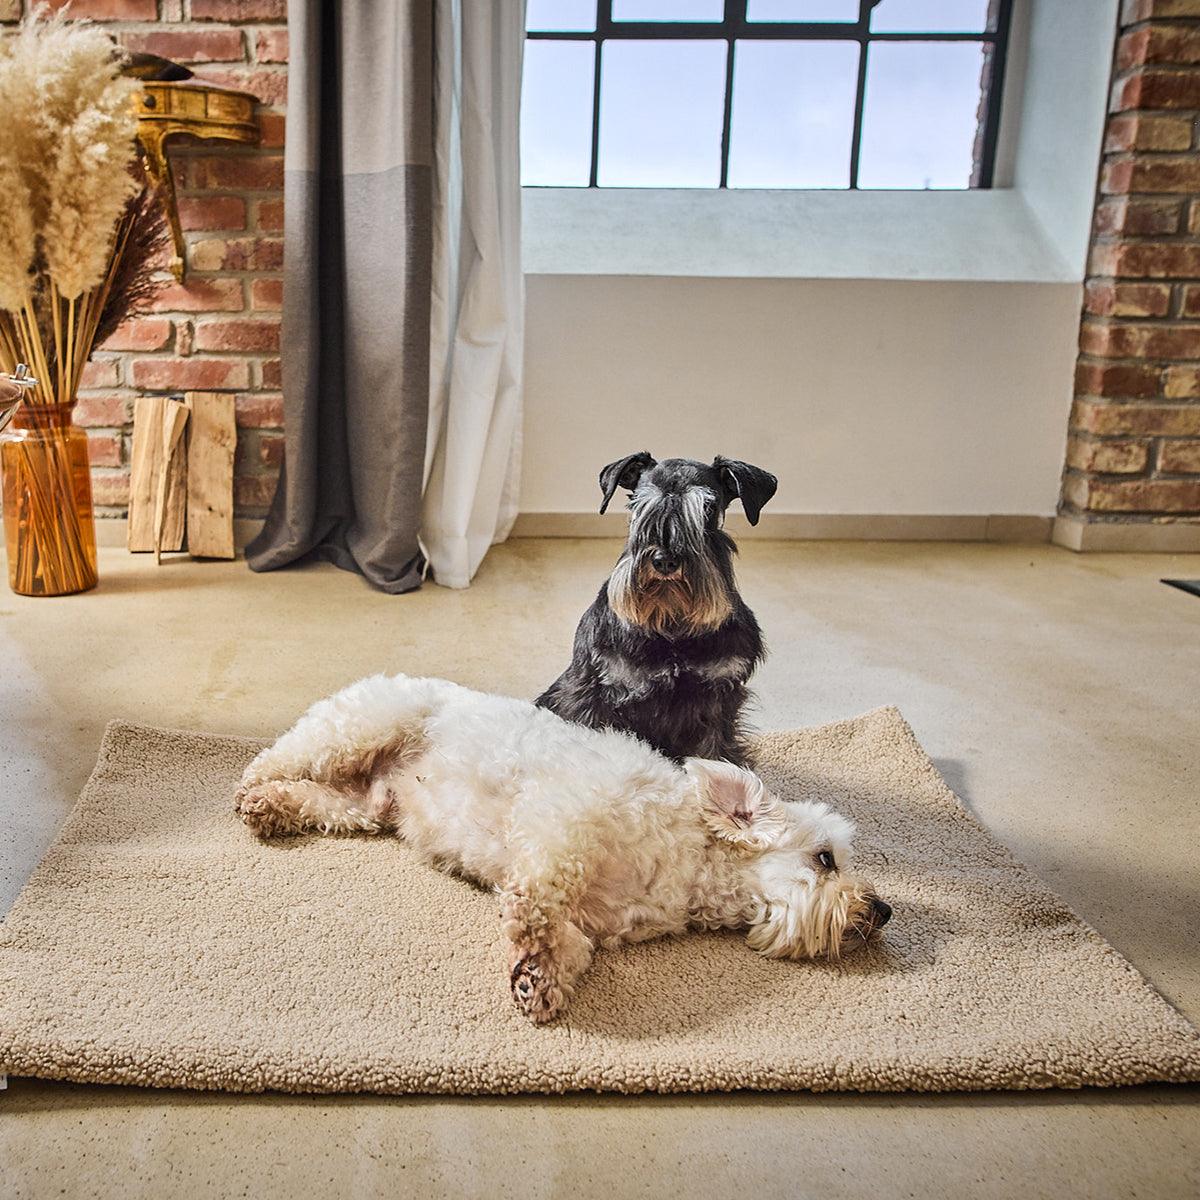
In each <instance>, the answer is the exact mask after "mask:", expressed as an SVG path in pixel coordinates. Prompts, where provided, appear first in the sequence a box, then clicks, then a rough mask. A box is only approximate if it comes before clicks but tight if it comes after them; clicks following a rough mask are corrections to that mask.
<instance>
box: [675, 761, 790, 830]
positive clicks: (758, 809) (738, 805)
mask: <svg viewBox="0 0 1200 1200" xmlns="http://www.w3.org/2000/svg"><path fill="white" fill-rule="evenodd" d="M684 770H686V771H687V773H688V774H689V775H690V776H691V777H692V778H693V779H695V780H696V783H697V785H698V787H699V789H700V803H701V806H702V807H703V810H704V820H705V823H706V824H707V825H708V827H709V829H711V830H712V832H713V833H714V834H716V836H717V837H719V838H724V839H725V840H726V841H727V842H740V843H741V844H742V845H744V846H754V847H757V848H759V849H765V848H766V847H767V846H769V845H771V843H772V842H774V841H775V839H776V837H777V836H778V834H779V832H780V830H781V829H782V827H783V820H784V817H783V813H782V812H781V811H780V806H779V803H778V801H776V800H775V799H774V798H773V797H772V796H771V794H770V793H769V792H768V791H767V789H766V788H765V787H764V786H763V781H762V780H761V779H759V777H758V776H757V775H755V774H754V772H753V771H746V770H743V769H742V768H741V767H735V766H734V765H733V763H728V762H718V761H716V760H715V759H708V758H689V759H688V760H687V762H686V763H684Z"/></svg>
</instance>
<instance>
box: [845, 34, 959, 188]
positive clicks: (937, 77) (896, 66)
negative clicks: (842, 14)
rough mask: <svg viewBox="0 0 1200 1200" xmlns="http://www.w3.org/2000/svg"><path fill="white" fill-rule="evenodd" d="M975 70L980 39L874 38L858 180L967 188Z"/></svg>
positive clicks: (862, 183)
mask: <svg viewBox="0 0 1200 1200" xmlns="http://www.w3.org/2000/svg"><path fill="white" fill-rule="evenodd" d="M982 71H983V47H982V45H981V44H980V43H979V42H873V43H872V44H871V47H870V49H869V50H868V51H867V94H866V101H865V104H864V107H863V131H862V154H861V157H860V159H859V172H858V183H859V186H860V187H864V188H965V187H970V184H971V171H972V167H973V165H974V158H975V136H976V133H977V131H978V127H979V121H978V115H977V114H978V109H979V99H980V86H979V81H980V76H981V74H982Z"/></svg>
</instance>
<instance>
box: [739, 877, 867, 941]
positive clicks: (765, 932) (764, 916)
mask: <svg viewBox="0 0 1200 1200" xmlns="http://www.w3.org/2000/svg"><path fill="white" fill-rule="evenodd" d="M872 895H873V892H872V890H871V888H870V887H869V885H867V884H866V883H865V882H864V881H862V880H856V879H836V880H829V881H827V882H825V883H821V884H817V885H816V886H813V887H797V889H796V893H795V895H793V896H792V897H789V898H788V899H784V900H772V901H770V902H768V903H766V904H764V906H763V910H762V912H761V913H760V914H759V919H758V920H756V921H755V922H754V924H753V925H752V926H751V928H750V932H749V934H748V935H747V939H746V940H747V941H748V942H749V944H750V946H751V948H752V949H754V950H757V951H758V952H759V953H760V954H762V955H765V956H766V957H767V958H792V959H797V958H827V959H834V960H836V959H839V958H841V956H842V955H843V954H846V953H848V952H850V951H853V950H854V949H856V948H857V947H860V946H865V945H866V944H867V943H868V942H870V940H871V938H872V937H874V936H875V934H877V933H878V931H879V924H878V923H877V921H876V919H875V915H874V908H873V905H872V903H871V897H872Z"/></svg>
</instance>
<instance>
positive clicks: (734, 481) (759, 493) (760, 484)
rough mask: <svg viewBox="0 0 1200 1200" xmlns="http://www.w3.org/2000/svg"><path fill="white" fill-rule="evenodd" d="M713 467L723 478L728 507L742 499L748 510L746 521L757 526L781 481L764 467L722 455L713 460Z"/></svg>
mask: <svg viewBox="0 0 1200 1200" xmlns="http://www.w3.org/2000/svg"><path fill="white" fill-rule="evenodd" d="M713 467H714V468H715V469H716V471H717V474H718V475H720V476H721V485H722V487H724V489H725V505H726V507H728V506H729V505H730V504H732V503H733V502H734V500H738V499H740V500H741V502H742V507H743V508H744V509H745V510H746V520H747V521H749V522H750V524H751V525H757V524H758V514H759V512H760V511H761V510H762V507H763V505H764V504H766V502H767V501H768V500H770V498H771V497H772V496H773V495H775V489H776V488H777V487H778V486H779V480H778V479H776V478H775V476H774V475H772V474H771V472H770V471H764V470H763V469H762V467H752V466H751V465H750V464H749V463H744V462H739V461H738V460H737V459H736V458H724V457H722V456H721V455H720V454H718V455H717V457H716V458H714V459H713Z"/></svg>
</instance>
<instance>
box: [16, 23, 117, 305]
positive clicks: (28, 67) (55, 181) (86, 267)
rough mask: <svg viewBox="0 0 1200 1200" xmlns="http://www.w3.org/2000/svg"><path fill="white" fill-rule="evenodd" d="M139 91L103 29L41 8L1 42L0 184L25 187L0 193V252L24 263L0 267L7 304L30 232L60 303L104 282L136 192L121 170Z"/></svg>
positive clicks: (28, 258) (28, 260) (25, 269)
mask: <svg viewBox="0 0 1200 1200" xmlns="http://www.w3.org/2000/svg"><path fill="white" fill-rule="evenodd" d="M139 86H140V85H139V84H138V82H137V80H135V79H127V78H125V77H124V76H122V75H121V74H120V61H119V59H118V57H117V53H116V50H115V47H114V46H113V43H112V40H111V39H110V38H109V37H108V35H107V34H106V33H104V32H103V31H102V30H100V29H98V28H96V27H95V26H93V25H89V24H87V23H81V22H73V21H67V20H66V19H64V17H63V16H62V15H60V14H55V15H54V16H50V17H47V16H46V12H45V8H44V6H38V7H37V8H35V9H34V10H33V11H32V12H31V13H30V14H29V15H28V16H27V17H26V18H25V20H24V21H23V22H22V23H21V25H20V27H19V28H18V30H17V32H16V33H15V34H11V35H9V36H8V37H6V38H4V39H3V40H2V41H0V113H3V122H4V139H3V147H2V149H0V181H3V180H11V179H12V178H13V176H14V175H19V176H20V178H21V179H22V181H23V183H24V187H23V188H19V187H18V188H16V189H15V192H8V191H4V192H3V193H0V194H3V195H4V204H3V206H2V207H0V247H3V248H4V249H7V248H9V247H10V246H11V247H12V248H13V250H14V251H16V252H17V253H16V256H15V257H14V259H13V260H12V262H13V264H19V263H20V262H21V258H22V255H24V264H25V265H24V267H23V268H20V267H19V266H17V265H13V266H11V267H7V266H6V267H4V268H0V304H2V305H3V306H4V307H6V308H12V307H14V305H13V303H12V300H13V297H14V292H15V287H14V285H15V282H16V279H15V275H16V272H17V270H19V269H20V270H22V273H27V272H28V269H29V264H30V263H31V261H32V260H33V259H34V258H35V257H36V253H35V254H34V255H29V254H27V253H25V250H26V249H27V240H28V239H27V230H28V229H30V228H32V229H33V230H35V231H36V232H37V234H38V236H39V237H40V242H41V247H40V249H41V256H42V258H43V260H44V264H45V269H46V271H47V273H48V274H49V276H50V279H51V280H52V281H53V283H54V285H55V287H56V288H57V290H58V292H59V294H60V295H61V296H62V297H63V298H64V299H67V300H71V299H74V298H75V297H77V296H79V295H81V294H82V293H83V292H85V291H87V290H88V289H90V288H94V287H96V286H97V285H98V284H99V283H101V281H102V280H103V279H104V276H105V274H106V272H107V269H108V263H109V254H110V251H111V248H112V236H113V229H114V227H115V225H116V223H117V220H118V218H119V217H120V216H121V214H122V212H123V211H124V209H125V205H126V202H127V201H128V200H129V198H130V197H131V196H132V195H133V194H134V193H135V192H136V191H137V184H136V183H135V181H134V180H133V178H132V177H131V175H130V173H129V169H128V168H129V164H130V163H131V162H132V161H133V158H134V154H135V145H134V139H135V137H136V135H137V117H136V116H135V114H134V106H133V97H134V95H135V94H136V92H137V90H138V88H139ZM0 186H2V183H0ZM2 257H3V252H2V251H0V258H2Z"/></svg>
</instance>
